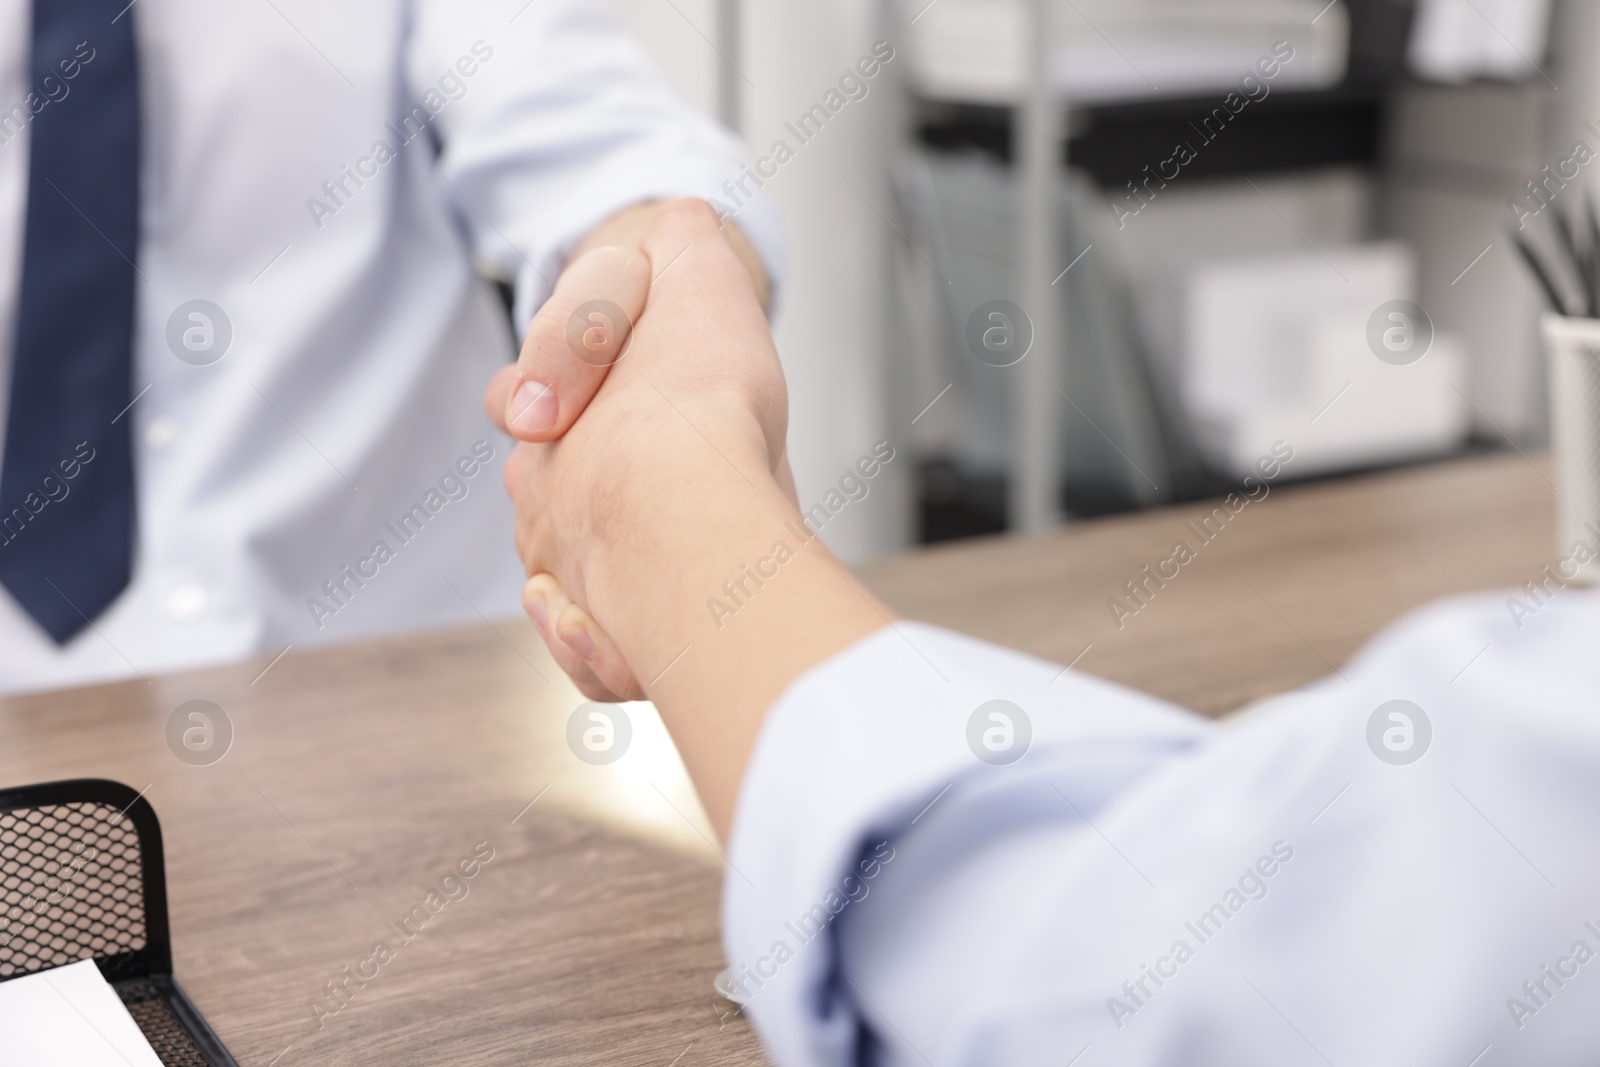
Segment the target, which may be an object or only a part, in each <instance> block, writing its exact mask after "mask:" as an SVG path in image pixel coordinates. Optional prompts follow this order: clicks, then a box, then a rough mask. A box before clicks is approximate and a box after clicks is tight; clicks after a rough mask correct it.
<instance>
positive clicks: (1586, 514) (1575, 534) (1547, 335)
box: [1540, 314, 1600, 585]
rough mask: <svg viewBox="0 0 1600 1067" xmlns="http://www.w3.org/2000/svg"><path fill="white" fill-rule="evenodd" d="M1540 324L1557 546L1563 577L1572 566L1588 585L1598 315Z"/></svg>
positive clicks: (1597, 461) (1599, 543)
mask: <svg viewBox="0 0 1600 1067" xmlns="http://www.w3.org/2000/svg"><path fill="white" fill-rule="evenodd" d="M1540 326H1541V328H1542V333H1543V334H1544V351H1545V358H1546V359H1547V360H1548V361H1549V364H1548V371H1549V381H1550V424H1551V427H1550V428H1551V434H1550V437H1551V448H1552V451H1553V452H1554V453H1555V462H1556V485H1557V486H1558V489H1557V491H1556V551H1557V554H1558V556H1559V558H1561V559H1562V560H1563V561H1564V562H1565V561H1567V560H1571V564H1568V566H1567V567H1564V568H1562V570H1563V573H1562V577H1563V578H1566V577H1567V574H1566V573H1565V571H1566V569H1569V568H1570V566H1572V565H1575V566H1576V567H1577V574H1576V576H1575V580H1576V581H1578V582H1582V583H1585V584H1591V585H1592V584H1595V583H1597V582H1600V319H1588V318H1572V317H1569V316H1565V315H1554V314H1546V315H1545V316H1544V318H1543V320H1542V321H1541V322H1540ZM1579 546H1583V547H1582V548H1580V547H1579ZM1580 558H1581V559H1583V560H1584V561H1583V562H1581V563H1579V562H1578V560H1579V559H1580Z"/></svg>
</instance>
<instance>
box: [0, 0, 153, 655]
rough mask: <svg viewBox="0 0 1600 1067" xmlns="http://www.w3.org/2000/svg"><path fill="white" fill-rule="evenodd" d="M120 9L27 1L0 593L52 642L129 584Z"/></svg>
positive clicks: (132, 70)
mask: <svg viewBox="0 0 1600 1067" xmlns="http://www.w3.org/2000/svg"><path fill="white" fill-rule="evenodd" d="M125 3H126V0H34V3H33V51H32V64H31V77H30V78H29V88H30V89H31V90H32V92H33V95H32V96H30V97H29V111H30V112H31V113H32V115H31V121H30V123H29V137H30V141H29V161H28V212H27V222H26V229H25V231H24V235H23V253H22V289H21V293H20V301H19V303H18V307H17V334H16V344H15V349H14V354H13V356H12V369H11V400H10V414H9V416H8V418H7V421H6V440H5V459H4V464H3V466H0V583H3V584H4V585H5V587H6V588H7V589H8V590H10V592H11V595H12V596H13V597H15V598H16V600H17V602H18V603H19V604H21V605H22V607H23V608H24V609H25V610H26V611H27V612H28V614H29V615H31V616H33V618H34V619H36V620H37V621H38V623H39V625H40V626H41V627H43V628H44V629H45V631H46V632H47V633H49V634H50V636H51V637H52V638H54V639H55V641H56V643H58V644H64V643H65V642H66V641H68V640H69V639H70V638H71V637H72V636H73V635H75V634H77V633H78V632H79V631H80V630H82V629H83V628H84V627H85V626H87V625H89V622H90V620H91V619H93V618H94V617H95V616H97V615H99V614H100V613H101V612H102V611H104V610H105V608H106V606H107V605H109V604H110V603H111V602H112V601H113V600H115V599H116V598H117V596H118V595H119V594H120V593H121V592H122V590H123V589H125V588H126V587H127V585H128V580H129V578H130V577H131V574H132V570H133V536H134V492H133V442H132V437H131V434H130V433H129V423H130V421H131V418H130V417H128V416H127V408H128V406H129V404H130V403H131V402H132V401H133V399H134V397H133V395H132V374H133V365H132V364H133V359H132V356H133V301H134V282H135V274H136V271H135V269H134V260H135V259H136V258H137V255H138V236H139V80H138V74H139V71H138V58H137V56H136V54H135V51H134V35H133V11H132V10H131V9H132V6H133V5H131V4H128V5H127V8H126V9H124V4H125ZM119 13H120V14H119ZM41 101H42V103H41Z"/></svg>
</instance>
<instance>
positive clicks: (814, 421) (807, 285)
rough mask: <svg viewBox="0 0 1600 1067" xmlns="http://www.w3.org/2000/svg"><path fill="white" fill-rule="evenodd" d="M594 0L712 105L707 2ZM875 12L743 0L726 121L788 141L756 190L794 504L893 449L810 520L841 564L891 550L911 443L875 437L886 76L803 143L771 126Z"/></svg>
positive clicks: (757, 135) (816, 85) (858, 41)
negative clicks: (827, 517)
mask: <svg viewBox="0 0 1600 1067" xmlns="http://www.w3.org/2000/svg"><path fill="white" fill-rule="evenodd" d="M610 2H611V4H612V5H613V8H614V10H616V11H617V12H618V15H619V17H621V18H622V20H623V22H624V24H625V25H626V26H628V27H629V29H630V30H632V31H633V32H634V33H635V35H636V37H637V39H638V40H639V42H640V43H641V44H642V45H643V46H644V47H645V49H646V51H647V52H648V53H649V54H650V55H651V57H652V58H653V59H654V60H655V62H656V63H657V65H658V66H659V67H660V69H661V70H662V71H663V73H664V74H665V75H666V77H667V79H668V81H669V82H670V83H671V84H672V85H673V87H674V88H675V89H676V90H677V91H678V92H680V93H681V94H682V95H683V96H684V97H686V98H687V99H689V100H691V101H693V102H694V103H696V104H698V105H699V106H701V107H703V108H705V109H706V110H707V111H708V112H714V109H715V104H714V101H715V99H716V71H717V66H718V65H720V64H721V62H722V60H721V58H720V57H719V56H718V54H717V52H716V51H715V50H713V48H712V46H711V45H710V44H709V43H708V40H707V39H710V40H715V39H716V25H717V22H716V12H715V0H670V2H669V0H610ZM674 5H676V7H674ZM876 17H877V16H876V7H875V5H874V4H872V3H870V2H864V0H810V2H807V3H804V4H797V3H771V2H767V3H760V2H753V0H746V3H745V5H744V13H743V31H744V33H743V37H744V39H743V41H742V42H741V46H742V47H741V53H742V55H741V59H740V67H741V69H742V72H743V74H744V78H745V79H747V80H748V83H749V84H744V92H745V96H744V100H743V123H744V129H743V131H741V132H742V133H743V134H744V136H745V139H746V141H747V142H748V143H749V144H750V145H751V146H752V148H753V150H754V154H756V155H761V154H765V153H766V152H768V151H769V150H770V148H771V146H772V144H773V142H774V141H775V140H777V139H780V138H781V139H783V140H785V141H787V142H788V143H789V145H790V146H791V147H792V148H793V149H794V150H795V155H794V159H793V160H792V161H791V162H789V163H787V164H786V165H785V166H783V167H782V168H781V170H780V171H779V173H778V175H777V177H776V178H774V179H772V180H771V181H769V182H768V183H767V186H766V190H767V193H768V195H769V196H771V198H772V199H773V201H775V202H776V203H777V205H778V208H779V210H780V211H781V212H782V214H783V217H784V222H785V228H786V231H787V236H788V242H789V273H788V278H787V282H786V285H785V287H784V290H783V292H782V294H781V296H780V305H779V309H778V314H777V317H776V320H775V323H774V333H775V336H776V338H777V342H778V351H779V353H780V355H781V356H782V358H783V363H784V368H785V371H786V373H787V376H788V380H789V391H790V413H791V414H790V424H789V450H790V461H791V463H792V464H793V466H794V470H795V477H796V480H797V482H798V485H799V491H800V502H801V506H802V507H807V506H809V505H811V504H814V503H816V502H818V501H820V500H821V499H822V497H823V495H824V494H825V493H826V492H827V490H828V489H829V487H830V486H832V485H833V484H834V483H836V482H837V481H838V479H839V478H840V476H841V475H843V474H845V473H846V472H848V471H850V470H851V468H852V467H853V466H854V464H855V463H856V461H857V460H858V459H859V458H860V457H862V456H863V455H865V454H867V453H868V452H870V451H871V449H872V446H873V444H874V443H875V442H877V441H879V440H883V439H888V440H890V442H891V443H892V444H893V445H895V447H896V449H897V455H896V460H895V461H894V462H893V463H891V464H890V465H889V467H888V468H887V469H886V470H885V472H884V473H883V474H882V475H880V476H879V478H877V479H876V480H875V481H874V482H873V483H872V491H871V493H870V495H869V496H868V497H867V498H866V499H865V500H863V501H861V502H860V503H852V504H851V505H849V507H847V508H845V509H844V510H843V511H842V512H841V513H840V514H839V516H838V517H837V518H836V519H834V520H833V521H831V522H830V523H829V524H828V525H827V526H826V527H825V528H824V529H823V537H824V539H825V540H826V541H827V542H828V543H829V545H830V546H831V547H832V548H833V549H834V551H836V552H837V553H839V554H840V555H841V556H843V557H844V558H845V559H848V560H860V559H864V558H867V557H869V556H872V555H876V554H878V553H881V552H884V551H888V550H891V549H893V548H896V547H899V546H900V545H901V544H903V543H905V537H906V531H907V530H908V529H909V523H908V512H907V511H906V503H905V501H906V499H907V497H906V491H907V487H908V486H909V484H910V475H911V454H910V449H909V447H902V446H904V445H907V444H908V442H909V438H908V435H907V434H906V433H904V432H896V433H891V432H890V431H889V428H888V427H887V425H886V418H885V416H884V414H883V413H884V411H885V409H886V403H885V396H884V384H883V381H884V356H883V353H884V351H885V348H886V345H885V341H886V335H887V331H888V326H889V316H888V311H887V308H886V307H885V306H884V305H885V298H884V295H883V294H884V286H883V274H884V272H883V269H882V266H881V263H882V258H883V256H884V255H885V254H886V248H887V244H886V242H887V241H888V240H889V239H891V238H892V239H894V240H897V241H898V240H899V238H898V237H897V236H895V233H894V231H893V230H892V229H890V227H889V224H888V223H887V222H885V220H884V219H883V218H882V217H881V216H880V215H879V214H878V213H877V210H874V206H873V205H876V208H877V209H878V210H881V211H883V212H884V213H885V214H888V215H890V216H891V217H892V216H893V211H892V209H891V204H890V199H889V194H888V191H887V184H886V179H885V169H884V168H885V164H884V154H885V153H884V151H883V147H882V146H883V144H884V141H885V137H884V133H885V132H886V131H884V130H883V128H882V127H883V120H884V119H885V118H887V117H888V111H886V110H885V109H886V105H888V104H889V103H890V97H891V94H890V92H888V91H887V90H888V89H889V88H890V82H889V78H890V77H892V76H893V75H892V74H889V75H887V76H884V75H880V76H879V77H878V78H877V79H875V80H874V81H873V82H871V83H869V84H870V91H869V93H868V95H867V96H866V97H865V98H864V99H862V100H860V101H855V102H851V103H849V104H848V105H846V106H845V107H844V108H843V110H841V111H840V113H839V114H838V115H837V116H835V117H834V118H832V119H831V120H830V121H829V122H828V124H827V125H826V127H825V128H824V129H823V130H822V132H821V133H820V134H818V135H817V136H816V137H815V138H813V139H812V140H810V141H809V142H808V143H806V144H804V145H801V144H799V143H798V142H797V139H796V138H795V136H794V135H793V134H792V133H790V132H789V131H787V130H786V129H785V127H784V122H785V121H786V120H792V119H794V118H795V117H796V116H798V115H799V114H800V113H802V112H804V111H806V110H807V109H808V108H810V107H811V106H812V105H813V104H815V103H818V102H819V101H821V99H822V97H823V95H824V94H825V93H826V92H827V91H828V90H829V89H830V88H832V87H833V86H834V85H835V83H836V82H837V81H838V79H839V77H840V75H841V74H843V73H844V72H845V71H846V70H848V69H849V68H850V67H851V66H852V65H853V64H854V63H855V62H856V60H857V59H858V58H859V57H861V56H863V55H865V54H867V53H868V52H870V50H871V48H872V44H873V42H874V40H876V39H877V36H876V35H875V34H874V29H875V27H876ZM691 21H692V22H693V23H694V25H692V26H691V25H689V23H690V22H691ZM904 58H905V57H904V55H903V54H901V55H899V56H898V57H897V60H896V62H903V61H904ZM894 69H895V68H894V64H891V70H894ZM741 84H743V82H741ZM850 183H854V185H855V186H856V189H859V190H860V193H859V194H858V193H857V192H856V191H855V190H853V189H852V188H851V184H850ZM862 194H864V196H865V198H864V197H863V195H862ZM869 200H870V201H871V203H869V202H868V201H869ZM912 411H913V412H915V408H913V409H912ZM908 428H909V427H907V428H903V429H908Z"/></svg>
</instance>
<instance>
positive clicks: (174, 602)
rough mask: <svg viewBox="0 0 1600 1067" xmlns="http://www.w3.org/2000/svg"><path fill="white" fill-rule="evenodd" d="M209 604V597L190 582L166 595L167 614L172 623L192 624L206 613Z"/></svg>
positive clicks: (203, 590)
mask: <svg viewBox="0 0 1600 1067" xmlns="http://www.w3.org/2000/svg"><path fill="white" fill-rule="evenodd" d="M210 604H211V597H210V596H209V595H207V593H206V591H205V589H203V588H202V587H200V586H198V585H195V584H193V583H192V582H191V583H189V584H188V585H180V586H178V587H177V588H176V589H174V590H173V591H172V592H170V593H168V594H167V614H168V615H170V616H172V619H173V621H174V622H194V621H196V620H198V619H199V618H200V617H201V616H202V615H204V614H205V613H206V608H207V607H209V606H210Z"/></svg>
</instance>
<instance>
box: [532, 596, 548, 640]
mask: <svg viewBox="0 0 1600 1067" xmlns="http://www.w3.org/2000/svg"><path fill="white" fill-rule="evenodd" d="M528 617H529V618H530V619H532V620H533V624H534V625H535V626H537V627H538V628H539V630H540V631H541V632H543V631H545V630H548V629H550V606H549V605H548V604H546V603H545V602H544V597H542V596H537V595H535V596H532V597H529V598H528Z"/></svg>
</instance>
